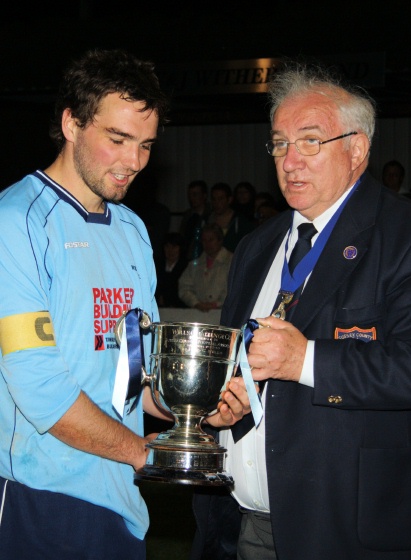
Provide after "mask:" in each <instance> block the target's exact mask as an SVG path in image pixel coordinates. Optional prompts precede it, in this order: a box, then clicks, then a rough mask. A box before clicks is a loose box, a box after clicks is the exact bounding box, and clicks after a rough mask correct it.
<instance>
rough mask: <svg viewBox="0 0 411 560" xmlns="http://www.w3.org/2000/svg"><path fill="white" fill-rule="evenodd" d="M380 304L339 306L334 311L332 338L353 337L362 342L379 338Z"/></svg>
mask: <svg viewBox="0 0 411 560" xmlns="http://www.w3.org/2000/svg"><path fill="white" fill-rule="evenodd" d="M382 313H383V310H382V305H369V306H366V307H360V308H355V309H354V308H340V309H337V310H336V313H335V328H334V338H335V339H338V340H343V339H347V338H354V339H357V340H362V341H363V342H370V341H371V340H377V338H378V339H379V340H381V338H382V334H383V333H382V328H381V325H382V323H381V318H382Z"/></svg>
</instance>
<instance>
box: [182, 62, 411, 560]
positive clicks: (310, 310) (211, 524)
mask: <svg viewBox="0 0 411 560" xmlns="http://www.w3.org/2000/svg"><path fill="white" fill-rule="evenodd" d="M270 98H271V101H272V109H271V119H272V130H271V135H272V137H271V141H270V142H269V143H268V144H267V147H268V151H269V154H270V155H271V156H273V157H274V163H275V166H276V169H277V175H278V181H279V185H280V188H281V190H282V192H283V194H284V196H285V198H286V200H287V202H288V204H289V205H290V207H291V210H290V211H288V210H287V211H285V212H283V213H281V214H279V215H278V217H276V218H275V219H273V220H270V221H268V222H267V223H265V224H263V225H262V226H261V227H259V228H257V230H256V231H255V232H254V233H253V234H251V235H249V236H248V237H246V238H245V239H244V240H243V241H242V242H241V243H240V245H239V246H238V248H237V250H236V252H235V255H234V258H233V262H232V266H231V270H230V277H229V283H228V297H227V299H226V301H225V304H224V306H223V313H222V323H223V324H225V325H228V326H230V327H240V326H242V325H247V329H248V330H249V332H250V333H251V336H252V337H253V338H252V342H251V344H250V346H249V354H248V359H249V364H250V367H251V369H252V375H253V378H254V380H255V381H258V382H260V381H261V382H265V384H264V389H263V393H262V402H263V407H264V417H263V420H262V421H261V423H260V424H259V425H258V426H257V427H255V425H254V426H252V422H249V424H250V425H251V429H250V430H249V431H248V432H247V429H248V428H250V426H248V428H247V426H246V425H245V424H247V417H245V418H243V420H241V421H240V422H239V423H238V425H237V428H238V429H237V430H235V429H234V428H233V429H232V430H227V431H225V430H223V431H222V432H221V433H220V441H221V442H222V443H224V444H226V445H227V449H228V462H227V469H228V470H230V471H231V474H232V475H233V477H234V480H235V486H234V488H233V490H232V496H233V497H234V500H232V501H231V502H230V499H231V498H230V497H224V498H221V497H219V498H217V497H216V496H214V497H212V496H206V497H204V496H203V497H198V498H196V501H195V506H196V509H197V515H198V518H197V519H198V532H197V536H196V541H195V546H194V547H193V554H192V558H193V559H194V558H202V559H203V560H204V559H208V558H213V560H216V559H228V558H233V559H234V558H237V559H239V560H251V559H254V558H258V559H259V560H268V559H273V558H278V560H331V559H332V560H348V559H349V560H359V559H361V560H371V559H372V560H405V559H407V560H409V559H410V558H411V443H410V442H411V435H410V434H411V250H410V243H409V239H411V205H409V204H408V203H407V202H405V201H404V199H400V198H399V196H398V195H397V194H395V193H393V192H392V191H390V190H389V189H386V188H385V187H383V186H382V185H380V184H379V183H377V182H376V181H375V180H374V179H373V178H372V177H371V176H370V175H369V174H368V173H367V171H366V168H367V164H368V156H369V150H370V145H371V140H372V136H373V131H374V119H375V117H374V108H373V103H372V101H371V100H369V99H368V98H367V96H366V95H365V94H364V93H363V92H360V91H356V90H355V89H352V88H344V87H342V86H341V85H340V84H339V83H338V81H336V80H335V79H334V78H332V77H331V76H328V75H327V74H326V73H325V72H323V71H321V70H318V69H312V68H308V67H304V66H299V65H295V66H294V65H289V66H288V67H285V68H283V69H282V70H281V71H279V72H278V73H276V74H275V75H274V77H273V81H272V83H271V86H270ZM301 224H304V225H303V226H302V227H300V228H299V226H300V225H301ZM313 226H314V228H315V229H313ZM301 230H311V232H308V233H307V235H306V236H305V237H306V238H305V240H304V239H302V238H303V237H304V235H305V233H306V232H307V231H305V232H303V233H302V234H300V235H299V231H301ZM298 237H300V238H301V239H299V241H301V243H300V242H299V243H298V247H300V245H301V244H304V243H305V244H306V245H307V246H308V247H307V250H308V251H309V252H308V253H307V254H306V255H305V256H303V257H302V260H300V261H299V263H298V264H295V263H294V262H292V261H294V255H295V251H293V249H294V245H295V244H296V241H297V238H298ZM297 250H299V249H296V251H297ZM291 255H292V256H291ZM277 294H278V297H277ZM250 318H255V319H256V320H249V319H250ZM258 326H259V328H258ZM256 327H257V328H256ZM241 426H244V429H243V430H241V431H240V430H239V429H240V427H241ZM201 506H202V507H201ZM206 506H207V507H208V509H207V507H206ZM229 511H231V514H229V513H228V512H229ZM220 512H221V513H222V514H223V516H224V519H219V513H220ZM236 523H237V525H236ZM240 523H241V531H239V529H240ZM225 527H229V531H225ZM237 539H238V543H236V541H237Z"/></svg>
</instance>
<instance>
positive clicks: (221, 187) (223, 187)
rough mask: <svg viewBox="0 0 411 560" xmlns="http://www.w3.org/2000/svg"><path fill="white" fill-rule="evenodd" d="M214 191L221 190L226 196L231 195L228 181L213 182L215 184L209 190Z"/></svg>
mask: <svg viewBox="0 0 411 560" xmlns="http://www.w3.org/2000/svg"><path fill="white" fill-rule="evenodd" d="M214 191H223V193H225V194H226V196H227V198H230V196H233V191H232V189H231V187H230V185H229V184H228V183H215V185H213V186H212V187H211V192H214Z"/></svg>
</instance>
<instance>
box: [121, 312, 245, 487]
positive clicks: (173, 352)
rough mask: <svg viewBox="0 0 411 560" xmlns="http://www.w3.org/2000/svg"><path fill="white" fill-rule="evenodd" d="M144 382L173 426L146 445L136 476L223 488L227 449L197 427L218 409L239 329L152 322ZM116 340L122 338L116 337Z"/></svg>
mask: <svg viewBox="0 0 411 560" xmlns="http://www.w3.org/2000/svg"><path fill="white" fill-rule="evenodd" d="M149 328H150V329H151V330H152V332H153V338H152V352H151V354H150V359H149V364H150V365H149V371H150V373H147V372H146V371H145V370H144V369H143V379H142V382H143V383H149V384H150V386H151V392H152V395H153V398H154V401H155V402H156V403H157V405H158V406H159V407H160V408H162V409H163V410H166V411H168V412H170V413H171V414H172V415H173V417H174V420H175V424H174V426H173V427H172V428H171V429H170V430H167V431H165V432H161V433H160V434H159V435H158V436H157V437H156V438H155V439H154V440H152V441H151V442H150V443H148V444H147V447H148V448H149V449H150V452H149V454H148V458H147V462H146V464H145V465H144V467H142V468H141V469H139V470H138V471H137V472H136V473H135V479H136V480H152V481H160V482H170V483H179V484H196V485H213V486H216V485H217V486H228V485H231V484H233V483H234V481H233V478H232V477H231V476H230V474H228V473H227V472H225V470H224V463H225V453H226V451H227V450H226V449H225V448H224V447H222V446H221V445H219V444H218V443H217V442H216V441H215V439H214V437H213V436H211V435H209V434H207V433H206V432H204V431H203V429H202V428H201V422H202V420H203V419H204V418H205V417H206V416H208V415H209V414H211V413H213V412H215V411H216V409H217V405H218V402H219V401H220V399H221V393H222V391H223V390H224V389H225V386H226V383H227V381H228V380H229V379H230V377H231V376H232V375H233V374H234V373H235V366H236V357H237V353H238V349H239V346H240V342H241V331H240V330H237V329H230V328H226V327H221V326H216V325H207V324H202V323H173V322H158V323H152V324H151V325H150V326H149ZM119 338H121V337H119Z"/></svg>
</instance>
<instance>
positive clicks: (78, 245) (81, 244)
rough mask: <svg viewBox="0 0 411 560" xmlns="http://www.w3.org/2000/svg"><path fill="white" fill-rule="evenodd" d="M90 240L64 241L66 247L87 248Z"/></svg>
mask: <svg viewBox="0 0 411 560" xmlns="http://www.w3.org/2000/svg"><path fill="white" fill-rule="evenodd" d="M88 246H89V244H88V241H68V242H67V243H64V248H65V249H85V248H88Z"/></svg>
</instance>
